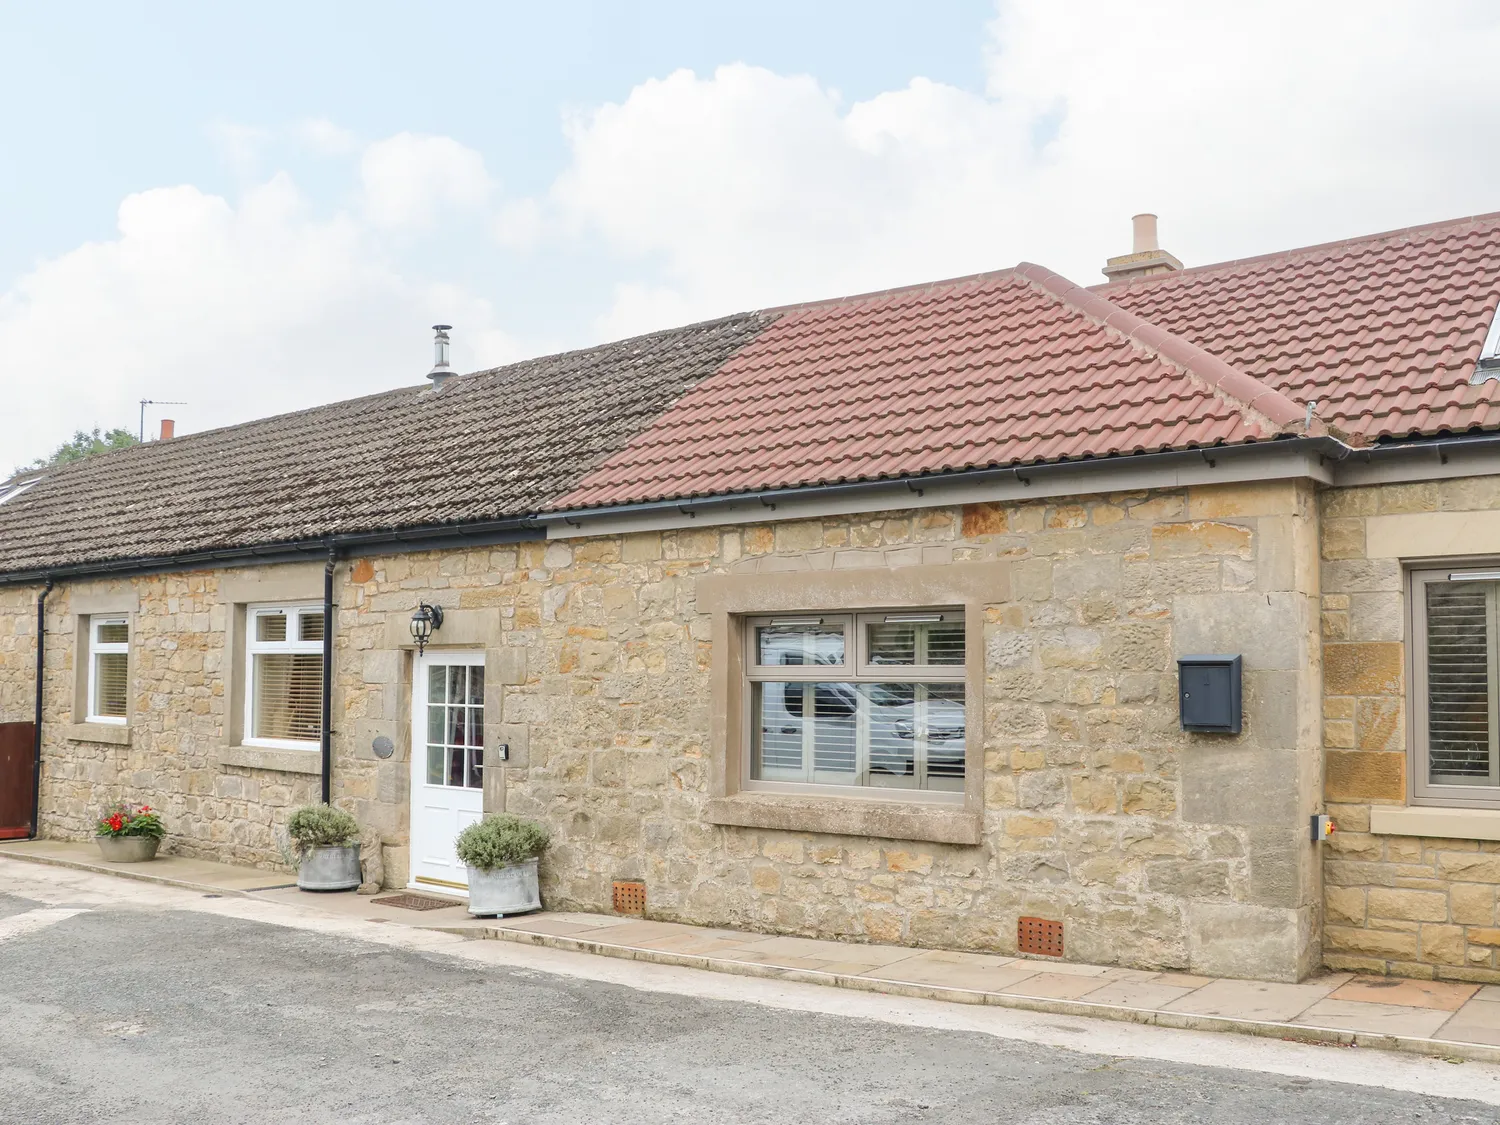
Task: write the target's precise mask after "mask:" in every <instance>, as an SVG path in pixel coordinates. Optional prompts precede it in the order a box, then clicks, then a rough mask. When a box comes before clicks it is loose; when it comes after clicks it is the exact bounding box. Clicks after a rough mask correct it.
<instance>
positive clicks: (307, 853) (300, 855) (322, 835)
mask: <svg viewBox="0 0 1500 1125" xmlns="http://www.w3.org/2000/svg"><path fill="white" fill-rule="evenodd" d="M286 834H287V838H288V839H290V840H291V843H292V851H293V853H294V855H295V863H296V865H297V886H298V887H299V888H301V889H302V890H304V891H351V890H353V889H354V888H355V887H357V886H359V881H360V874H359V824H358V822H357V821H355V819H354V818H353V817H352V816H350V815H349V814H348V813H346V812H345V811H344V810H343V809H336V808H334V807H333V806H331V805H303V806H302V807H301V808H299V809H295V810H293V812H292V815H291V816H289V817H287V821H286Z"/></svg>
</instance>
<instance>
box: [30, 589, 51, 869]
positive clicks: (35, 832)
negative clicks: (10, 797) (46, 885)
mask: <svg viewBox="0 0 1500 1125" xmlns="http://www.w3.org/2000/svg"><path fill="white" fill-rule="evenodd" d="M51 592H52V579H51V578H50V577H49V578H48V579H47V584H46V585H45V586H43V587H42V592H41V593H40V594H38V595H37V598H36V722H35V723H33V724H32V726H33V732H32V734H33V740H34V741H33V745H32V750H31V835H30V836H28V837H26V838H27V839H28V840H35V839H37V837H39V836H40V835H41V834H42V713H43V712H42V687H43V685H44V683H45V680H44V678H43V677H44V673H45V662H46V657H47V595H48V594H50V593H51Z"/></svg>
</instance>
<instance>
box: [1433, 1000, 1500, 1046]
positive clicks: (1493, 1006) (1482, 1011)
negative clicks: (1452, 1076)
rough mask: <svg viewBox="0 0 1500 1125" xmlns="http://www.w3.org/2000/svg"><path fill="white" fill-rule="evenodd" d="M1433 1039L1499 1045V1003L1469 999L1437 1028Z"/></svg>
mask: <svg viewBox="0 0 1500 1125" xmlns="http://www.w3.org/2000/svg"><path fill="white" fill-rule="evenodd" d="M1433 1038H1434V1039H1450V1040H1453V1041H1455V1042H1459V1043H1492V1044H1494V1045H1496V1046H1500V1003H1495V1002H1493V1001H1489V1000H1471V1001H1469V1002H1468V1003H1467V1004H1465V1005H1464V1006H1463V1007H1462V1008H1460V1009H1459V1010H1458V1011H1457V1012H1455V1013H1454V1014H1453V1016H1452V1018H1451V1019H1449V1020H1448V1022H1447V1023H1445V1024H1443V1026H1442V1027H1440V1028H1438V1031H1437V1034H1436V1035H1434V1036H1433Z"/></svg>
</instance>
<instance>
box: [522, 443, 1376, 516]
mask: <svg viewBox="0 0 1500 1125" xmlns="http://www.w3.org/2000/svg"><path fill="white" fill-rule="evenodd" d="M1353 452H1355V450H1354V449H1353V447H1351V446H1349V445H1346V444H1344V443H1343V442H1342V441H1339V440H1338V439H1337V438H1334V437H1310V438H1309V437H1295V438H1282V439H1280V440H1277V441H1267V442H1255V443H1247V444H1245V445H1221V446H1206V447H1204V448H1201V449H1173V450H1167V451H1165V452H1161V453H1130V454H1122V455H1119V456H1115V457H1096V458H1089V459H1087V460H1078V461H1046V462H1042V463H1039V464H1035V465H1010V466H1007V467H1005V468H1003V469H965V470H963V471H961V472H949V473H928V474H919V475H915V476H905V477H890V478H886V479H883V480H860V481H843V482H840V483H838V484H815V485H806V486H803V487H796V488H771V489H763V490H761V491H756V492H734V493H725V494H723V495H718V496H695V497H687V498H684V499H678V500H647V501H642V502H640V503H634V504H614V505H605V506H602V507H596V508H578V509H574V510H572V511H566V510H560V511H556V512H543V513H541V514H540V515H539V516H537V517H536V518H537V519H539V520H543V521H545V522H548V523H575V524H576V523H577V521H579V520H583V519H593V518H597V517H601V516H602V517H608V516H622V515H643V514H649V513H652V512H674V513H680V514H685V515H692V514H693V513H695V512H696V511H699V510H702V509H705V508H717V507H723V506H725V505H733V504H744V503H754V502H759V503H761V504H764V505H765V506H766V507H767V508H774V507H775V506H776V504H777V503H779V502H780V501H782V500H801V499H806V498H823V497H830V496H854V495H859V494H861V493H865V492H873V491H878V490H881V489H890V488H901V487H905V488H906V489H907V490H908V491H910V492H913V493H916V494H917V495H918V496H920V495H921V494H922V492H923V490H924V489H927V488H932V487H935V486H949V485H962V484H989V483H994V482H1003V481H1018V482H1019V483H1021V484H1022V485H1029V484H1031V482H1032V481H1033V480H1034V479H1037V478H1045V477H1048V476H1056V475H1058V474H1060V473H1065V472H1067V473H1077V472H1084V473H1086V474H1089V475H1092V474H1096V473H1097V474H1099V475H1103V474H1105V473H1108V472H1111V471H1114V470H1118V469H1137V468H1144V469H1148V470H1149V469H1155V468H1171V467H1173V466H1176V465H1190V464H1191V465H1198V464H1202V463H1203V462H1205V461H1206V462H1207V463H1208V464H1209V465H1214V464H1216V463H1218V462H1219V461H1226V460H1240V459H1246V458H1250V457H1258V456H1261V455H1263V454H1266V453H1316V454H1317V455H1318V456H1319V457H1320V458H1323V459H1325V460H1330V461H1342V460H1344V459H1345V458H1347V457H1348V456H1349V455H1350V454H1351V453H1353ZM1088 487H1093V486H1092V485H1090V486H1088Z"/></svg>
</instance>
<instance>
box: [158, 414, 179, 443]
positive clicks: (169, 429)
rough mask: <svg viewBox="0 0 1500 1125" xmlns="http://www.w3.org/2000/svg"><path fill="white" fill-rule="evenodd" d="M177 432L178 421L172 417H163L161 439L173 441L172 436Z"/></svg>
mask: <svg viewBox="0 0 1500 1125" xmlns="http://www.w3.org/2000/svg"><path fill="white" fill-rule="evenodd" d="M176 433H177V423H176V422H174V421H172V419H170V418H163V419H162V420H161V440H162V441H171V440H172V437H173V436H174V435H175V434H176Z"/></svg>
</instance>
